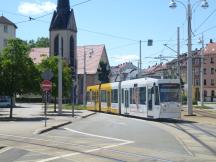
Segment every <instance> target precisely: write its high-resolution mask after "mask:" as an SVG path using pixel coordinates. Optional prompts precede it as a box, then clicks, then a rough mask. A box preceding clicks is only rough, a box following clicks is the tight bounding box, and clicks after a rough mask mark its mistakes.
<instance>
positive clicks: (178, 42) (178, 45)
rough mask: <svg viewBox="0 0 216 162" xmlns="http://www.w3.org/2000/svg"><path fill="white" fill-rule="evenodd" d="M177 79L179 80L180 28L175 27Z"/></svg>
mask: <svg viewBox="0 0 216 162" xmlns="http://www.w3.org/2000/svg"><path fill="white" fill-rule="evenodd" d="M177 60H178V65H177V78H178V79H181V68H180V27H177Z"/></svg>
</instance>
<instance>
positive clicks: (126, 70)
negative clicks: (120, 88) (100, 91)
mask: <svg viewBox="0 0 216 162" xmlns="http://www.w3.org/2000/svg"><path fill="white" fill-rule="evenodd" d="M137 75H138V69H137V67H136V66H135V65H133V64H132V62H125V63H123V64H119V65H117V66H112V67H111V75H110V82H119V81H124V80H131V79H135V78H137Z"/></svg>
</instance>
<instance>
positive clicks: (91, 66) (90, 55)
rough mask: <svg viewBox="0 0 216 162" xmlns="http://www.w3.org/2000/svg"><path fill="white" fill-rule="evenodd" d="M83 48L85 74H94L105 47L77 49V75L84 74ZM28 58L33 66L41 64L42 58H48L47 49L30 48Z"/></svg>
mask: <svg viewBox="0 0 216 162" xmlns="http://www.w3.org/2000/svg"><path fill="white" fill-rule="evenodd" d="M84 47H85V50H86V73H87V74H96V73H97V69H98V65H99V63H100V60H101V57H102V54H103V53H104V52H106V51H105V45H88V46H78V47H77V66H78V67H77V73H78V74H83V73H84ZM29 56H30V57H31V58H32V60H33V62H34V63H35V64H39V63H41V61H42V60H43V59H44V58H47V57H49V48H32V49H31V51H30V54H29Z"/></svg>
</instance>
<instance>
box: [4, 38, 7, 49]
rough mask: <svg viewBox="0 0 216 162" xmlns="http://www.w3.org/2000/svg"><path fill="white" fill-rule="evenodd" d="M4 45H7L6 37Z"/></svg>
mask: <svg viewBox="0 0 216 162" xmlns="http://www.w3.org/2000/svg"><path fill="white" fill-rule="evenodd" d="M4 47H7V39H4Z"/></svg>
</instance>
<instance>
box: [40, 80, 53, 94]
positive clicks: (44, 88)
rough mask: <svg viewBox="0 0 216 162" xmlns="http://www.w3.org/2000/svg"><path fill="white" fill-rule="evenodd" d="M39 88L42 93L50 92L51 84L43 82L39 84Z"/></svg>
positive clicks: (47, 81) (46, 81)
mask: <svg viewBox="0 0 216 162" xmlns="http://www.w3.org/2000/svg"><path fill="white" fill-rule="evenodd" d="M41 88H42V90H43V91H50V90H51V89H52V82H51V81H49V80H44V81H43V82H42V83H41Z"/></svg>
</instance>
